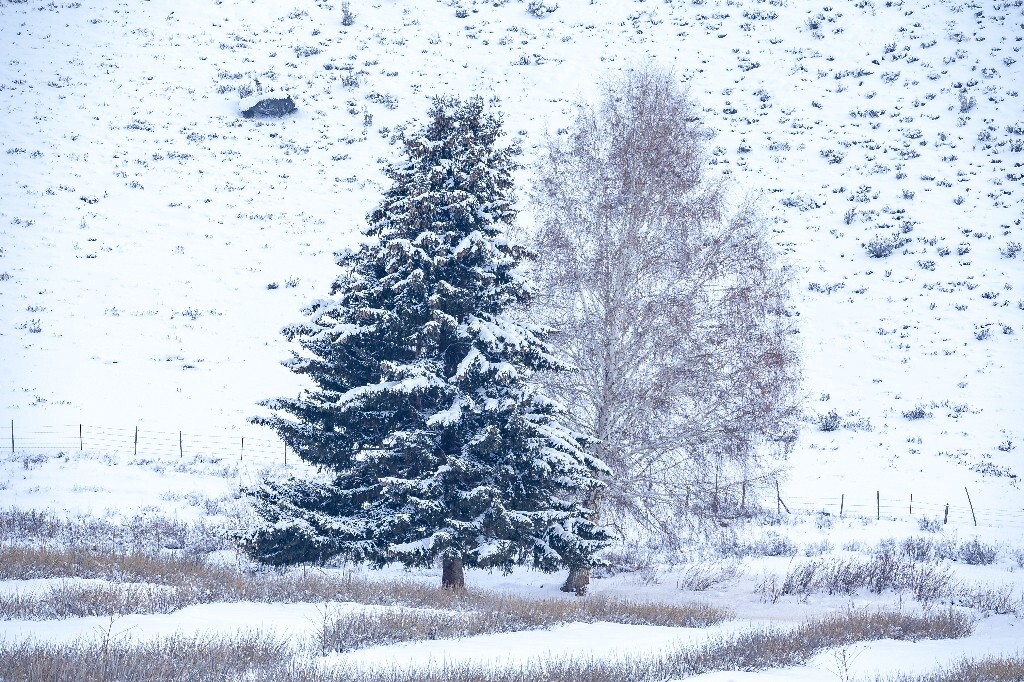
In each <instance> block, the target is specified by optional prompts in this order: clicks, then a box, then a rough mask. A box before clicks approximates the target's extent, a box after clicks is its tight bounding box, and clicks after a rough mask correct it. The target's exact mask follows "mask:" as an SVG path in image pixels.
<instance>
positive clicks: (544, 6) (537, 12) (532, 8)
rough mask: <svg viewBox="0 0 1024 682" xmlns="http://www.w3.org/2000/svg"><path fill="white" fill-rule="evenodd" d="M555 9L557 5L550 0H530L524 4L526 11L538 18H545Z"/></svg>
mask: <svg viewBox="0 0 1024 682" xmlns="http://www.w3.org/2000/svg"><path fill="white" fill-rule="evenodd" d="M557 9H558V3H557V2H550V0H530V2H528V3H527V4H526V11H527V12H529V13H530V14H532V15H533V16H535V17H538V18H540V17H546V16H547V15H549V14H551V13H552V12H554V11H555V10H557Z"/></svg>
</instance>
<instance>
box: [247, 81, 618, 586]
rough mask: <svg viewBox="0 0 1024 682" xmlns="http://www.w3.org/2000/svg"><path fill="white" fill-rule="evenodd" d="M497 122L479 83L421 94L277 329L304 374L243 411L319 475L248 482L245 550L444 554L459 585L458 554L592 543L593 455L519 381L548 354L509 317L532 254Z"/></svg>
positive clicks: (543, 561) (550, 364)
mask: <svg viewBox="0 0 1024 682" xmlns="http://www.w3.org/2000/svg"><path fill="white" fill-rule="evenodd" d="M501 135H502V130H501V119H500V116H498V115H496V114H493V113H490V112H488V111H486V107H485V105H484V102H483V100H482V99H481V98H479V97H474V98H472V99H469V100H468V101H460V100H458V99H453V98H437V99H435V100H434V102H433V105H432V107H431V109H430V111H429V122H428V123H427V125H426V126H425V127H424V128H423V129H422V130H421V131H419V132H418V133H416V134H412V135H407V136H405V137H404V139H403V144H404V156H405V160H404V162H402V163H398V164H394V165H392V166H391V167H389V169H388V170H387V175H388V177H389V178H390V179H391V180H392V182H393V184H392V186H391V188H390V189H389V190H387V191H386V192H385V194H384V198H383V200H382V202H381V203H380V205H379V206H378V207H377V208H376V210H374V211H373V212H372V213H370V214H369V216H368V217H367V220H368V229H367V230H366V232H365V234H366V236H367V237H368V239H367V240H366V241H365V242H364V243H363V244H362V246H361V247H360V248H359V249H358V250H356V251H354V252H348V253H345V254H341V255H339V257H338V265H340V266H341V268H342V269H343V273H342V274H341V275H340V276H339V277H338V279H337V280H336V281H335V283H334V285H333V287H332V290H331V297H330V298H328V299H324V300H318V301H316V302H314V303H313V304H312V305H311V306H310V307H309V308H308V309H307V310H306V314H307V315H306V319H305V320H304V321H303V322H301V323H299V324H296V325H293V326H290V327H288V328H286V329H285V330H284V333H285V335H286V336H287V337H288V338H289V339H290V340H293V341H296V342H298V344H299V345H300V346H301V348H302V352H293V357H292V359H291V360H290V361H288V362H287V363H286V365H287V366H288V367H290V369H292V370H293V371H295V372H297V373H299V374H303V375H306V376H307V377H309V378H310V379H311V380H312V381H313V382H314V383H315V384H316V388H315V389H311V390H307V391H305V392H304V393H302V394H301V395H300V396H299V397H298V398H296V399H287V398H280V399H276V400H270V401H267V402H265V403H264V405H265V406H267V407H269V408H271V410H273V413H274V414H273V416H271V417H268V418H263V419H259V420H257V421H260V422H261V423H264V424H267V425H269V426H272V427H273V428H275V429H276V430H277V432H278V433H279V434H280V435H281V437H282V438H283V439H284V440H285V442H286V443H287V444H288V446H289V447H290V448H292V449H294V450H295V452H296V453H298V455H299V456H300V457H302V458H303V459H304V460H306V461H307V462H310V463H312V464H316V465H320V466H322V467H323V468H324V469H325V470H326V471H327V472H328V473H329V475H330V480H329V482H326V483H323V482H321V483H314V482H310V481H298V480H291V481H289V482H287V483H283V484H282V483H276V484H275V483H270V482H267V483H265V484H263V485H262V486H260V487H258V488H256V489H254V490H253V491H252V494H253V496H254V498H255V500H256V507H257V510H258V512H259V514H260V516H261V517H262V519H263V524H262V525H261V526H260V527H258V528H257V529H256V530H255V531H254V532H253V533H252V534H251V535H250V536H249V538H248V541H247V547H248V549H249V551H250V553H251V554H252V555H253V556H255V557H257V558H259V559H260V560H262V561H265V562H268V563H273V564H285V563H295V562H302V561H322V560H325V559H327V558H329V557H331V556H335V555H343V556H347V557H349V558H352V559H355V560H360V561H368V562H371V563H375V564H383V563H386V562H390V561H400V562H403V563H405V564H407V565H417V566H429V565H432V564H433V563H434V562H435V561H436V560H437V558H438V557H440V558H441V559H442V560H443V565H444V571H443V575H442V584H443V585H444V586H450V587H456V586H461V585H462V567H463V565H465V566H481V567H498V568H501V569H508V568H510V567H511V566H513V565H515V564H518V563H523V562H530V563H532V564H533V565H535V566H537V567H539V568H542V569H545V570H554V569H556V568H558V567H560V566H565V565H570V564H571V565H578V564H579V563H580V562H583V563H585V564H589V562H590V561H591V558H592V556H593V553H594V552H595V551H596V550H597V549H599V548H600V547H601V546H603V544H604V542H605V541H606V539H607V533H606V531H605V530H604V529H602V528H601V527H598V526H596V525H595V524H594V523H592V522H591V521H589V520H588V514H589V511H588V510H587V509H586V507H585V506H584V505H582V504H581V500H583V499H584V498H585V497H586V496H587V495H588V494H589V493H590V492H592V491H593V490H594V489H595V488H596V487H598V486H600V485H601V483H599V482H598V481H597V479H596V477H595V476H596V474H598V473H600V472H602V471H604V470H605V467H604V465H603V463H601V462H600V461H599V460H597V459H595V458H593V457H590V456H588V455H587V454H586V453H585V452H584V451H583V449H582V448H581V446H580V443H579V442H578V441H577V440H576V437H575V434H574V433H573V432H571V431H570V430H569V429H568V428H566V427H565V426H564V425H563V423H562V422H561V421H560V416H559V415H560V408H559V407H558V405H556V404H555V403H554V402H553V401H552V400H550V399H549V398H548V397H546V395H545V394H544V393H543V392H542V391H541V390H540V389H539V388H538V386H537V385H536V384H535V383H534V382H533V381H532V379H531V377H532V375H533V373H534V372H536V371H540V370H550V369H555V368H557V366H558V361H556V360H555V359H554V356H553V354H552V353H551V349H550V348H549V347H548V346H547V345H546V343H545V341H544V336H545V330H544V329H542V328H540V327H537V326H535V325H531V324H529V323H527V322H525V321H524V319H523V318H522V317H521V315H520V314H521V313H522V311H523V309H524V307H525V306H526V305H527V304H528V303H529V302H530V300H531V298H532V296H533V291H532V287H531V284H530V283H529V282H528V281H527V280H526V278H525V276H524V274H523V267H522V266H523V263H524V260H525V259H528V258H530V257H532V254H531V253H530V252H529V251H528V250H526V249H525V247H523V246H520V245H517V244H515V243H514V242H513V241H512V240H510V239H509V238H508V236H507V234H506V231H507V229H508V228H509V227H510V226H511V225H512V223H513V220H514V218H515V211H514V210H513V207H512V203H513V197H512V186H513V180H512V173H513V171H514V170H515V168H516V163H515V155H516V153H517V152H518V150H517V149H516V148H515V147H514V146H505V147H500V146H498V141H499V138H500V137H501Z"/></svg>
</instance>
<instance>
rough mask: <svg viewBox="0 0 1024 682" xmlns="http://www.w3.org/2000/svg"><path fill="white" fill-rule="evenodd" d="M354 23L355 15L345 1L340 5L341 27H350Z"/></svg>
mask: <svg viewBox="0 0 1024 682" xmlns="http://www.w3.org/2000/svg"><path fill="white" fill-rule="evenodd" d="M355 22H356V15H354V14H352V9H351V7H350V6H349V3H348V1H347V0H345V2H342V3H341V25H342V26H351V25H352V24H354V23H355Z"/></svg>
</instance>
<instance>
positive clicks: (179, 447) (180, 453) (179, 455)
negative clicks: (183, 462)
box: [178, 431, 185, 459]
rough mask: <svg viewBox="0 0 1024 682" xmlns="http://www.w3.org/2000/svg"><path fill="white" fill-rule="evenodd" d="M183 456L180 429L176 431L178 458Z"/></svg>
mask: <svg viewBox="0 0 1024 682" xmlns="http://www.w3.org/2000/svg"><path fill="white" fill-rule="evenodd" d="M184 456H185V448H184V446H182V444H181V431H178V459H181V458H182V457H184Z"/></svg>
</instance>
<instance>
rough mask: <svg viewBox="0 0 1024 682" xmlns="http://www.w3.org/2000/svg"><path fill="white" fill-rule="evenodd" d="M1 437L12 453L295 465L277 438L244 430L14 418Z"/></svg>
mask: <svg viewBox="0 0 1024 682" xmlns="http://www.w3.org/2000/svg"><path fill="white" fill-rule="evenodd" d="M0 440H2V441H3V444H4V447H5V449H6V450H7V451H8V453H10V454H11V455H17V453H19V452H23V453H58V452H64V453H72V452H84V451H86V450H88V451H90V452H106V453H108V454H128V453H130V454H131V455H133V456H136V457H142V456H144V457H159V458H176V459H179V460H180V459H185V458H186V457H210V458H217V459H221V460H228V459H231V458H234V460H235V461H238V462H245V461H247V460H249V461H252V460H255V461H258V462H265V463H277V464H283V465H286V466H287V465H289V464H296V463H297V457H296V456H295V453H294V452H289V450H288V446H287V445H286V444H285V443H284V441H282V440H281V439H279V438H266V437H263V436H255V437H253V436H252V435H243V434H226V433H221V434H209V433H195V432H190V431H186V430H178V431H161V430H156V429H152V430H151V429H148V428H146V427H141V426H135V427H129V428H124V427H121V428H119V427H111V426H89V425H85V424H65V425H60V426H31V427H27V428H24V429H21V428H18V427H17V424H16V423H15V422H14V421H13V420H12V421H10V422H8V423H5V424H3V425H0Z"/></svg>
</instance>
